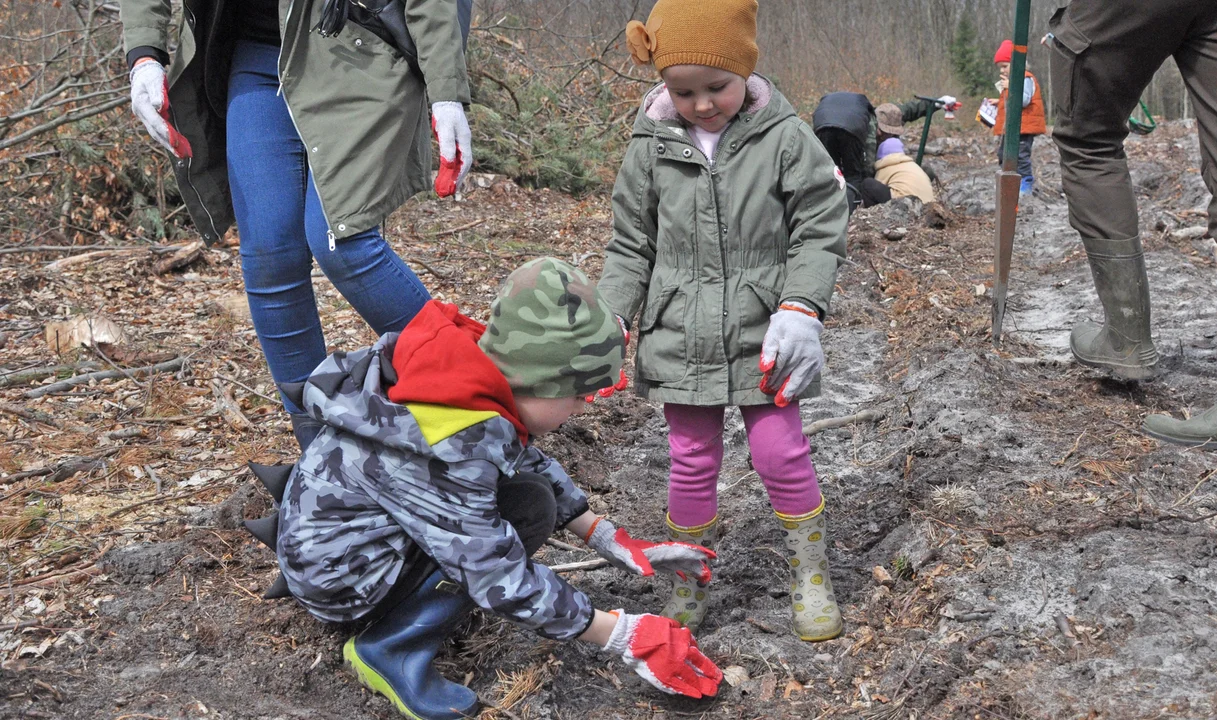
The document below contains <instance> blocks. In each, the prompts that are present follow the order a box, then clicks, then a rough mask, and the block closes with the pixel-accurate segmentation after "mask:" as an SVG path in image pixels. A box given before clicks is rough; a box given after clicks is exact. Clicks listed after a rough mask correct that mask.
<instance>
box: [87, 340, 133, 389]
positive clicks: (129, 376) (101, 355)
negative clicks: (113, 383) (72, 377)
mask: <svg viewBox="0 0 1217 720" xmlns="http://www.w3.org/2000/svg"><path fill="white" fill-rule="evenodd" d="M100 345H101V343H93V345H92V346H91V349H92V350H93V352H94V353H95V354H96V355H97V357H99V358H101V359H102V360H105V361H106V363H107V364H108V365H109V366H110V367H112V368H114V369H115V370H117V371H118V372H120V373H122V374H123V375H124V376H126V378H127V379H128V380H130V381H131V382H133V383H135V386H136V387H141V388H142V387H144V384H143V383H142V382H140V381H139V380H136V379H135V376H134V375H132V374H131V371H130V370H127V369H126V368H122V367H119V366H118V364H117V363H115V362H114V361H113V360H111V359H110V357H109V356H108V355H106V354H105V353H104V352H102V349H101V347H100Z"/></svg>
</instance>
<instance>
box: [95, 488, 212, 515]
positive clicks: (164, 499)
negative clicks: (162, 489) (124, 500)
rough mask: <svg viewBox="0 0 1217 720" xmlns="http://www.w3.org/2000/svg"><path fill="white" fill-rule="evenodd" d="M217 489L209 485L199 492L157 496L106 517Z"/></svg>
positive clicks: (192, 491) (127, 506) (122, 508)
mask: <svg viewBox="0 0 1217 720" xmlns="http://www.w3.org/2000/svg"><path fill="white" fill-rule="evenodd" d="M215 489H216V486H214V485H208V486H207V487H202V488H199V489H198V490H191V491H190V492H184V493H177V494H176V495H157V496H156V497H151V498H148V499H147V500H140V501H139V502H137V503H131V504H130V505H126V506H124V507H120V508H119V509H117V510H115V511H113V512H111V513H110V514H109V515H106V517H107V518H116V517H118V516H119V515H122V514H124V513H128V512H130V511H132V510H134V509H136V508H141V507H143V506H145V505H151V504H152V503H155V502H170V501H173V500H185V499H186V498H189V497H194V496H195V495H199V494H202V493H205V492H207V491H208V490H215Z"/></svg>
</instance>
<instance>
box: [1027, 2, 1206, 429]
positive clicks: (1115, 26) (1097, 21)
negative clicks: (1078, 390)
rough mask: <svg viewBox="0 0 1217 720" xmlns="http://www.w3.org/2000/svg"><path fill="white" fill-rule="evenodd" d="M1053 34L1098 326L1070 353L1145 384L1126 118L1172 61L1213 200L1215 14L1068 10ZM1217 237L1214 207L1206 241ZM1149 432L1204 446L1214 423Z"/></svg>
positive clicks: (1157, 8)
mask: <svg viewBox="0 0 1217 720" xmlns="http://www.w3.org/2000/svg"><path fill="white" fill-rule="evenodd" d="M1049 25H1050V27H1051V31H1052V33H1051V35H1050V36H1049V38H1050V39H1051V43H1050V45H1051V47H1052V77H1053V83H1054V87H1053V90H1054V92H1053V109H1054V111H1055V114H1056V126H1055V128H1054V130H1053V133H1052V138H1053V140H1054V141H1055V142H1056V145H1057V147H1058V148H1059V149H1060V152H1061V182H1062V184H1063V186H1064V189H1065V195H1066V197H1067V198H1068V200H1069V222H1070V224H1071V225H1073V227H1074V229H1075V230H1077V231H1078V232H1079V233H1081V235H1082V244H1083V246H1084V247H1085V248H1086V255H1087V257H1088V258H1089V260H1090V270H1091V273H1092V274H1093V275H1094V281H1095V290H1096V291H1097V292H1098V295H1099V300H1100V301H1101V302H1102V303H1103V310H1104V312H1105V314H1106V319H1105V321H1104V323H1103V324H1102V325H1099V324H1097V323H1091V322H1083V323H1079V324H1078V325H1077V326H1075V327H1074V329H1073V334H1072V335H1071V336H1070V338H1069V345H1070V347H1071V348H1072V350H1073V356H1074V357H1075V358H1077V360H1078V362H1080V363H1082V364H1084V365H1089V366H1091V367H1097V368H1102V369H1104V370H1107V371H1109V372H1111V373H1112V374H1113V375H1114V376H1116V377H1118V378H1122V379H1126V380H1141V379H1145V378H1149V377H1152V376H1153V374H1154V372H1155V366H1156V365H1157V362H1158V351H1157V349H1156V348H1155V347H1154V343H1153V339H1152V338H1151V337H1150V311H1149V281H1148V278H1147V277H1146V273H1145V255H1144V253H1143V252H1142V249H1141V239H1140V237H1139V235H1138V230H1137V203H1136V198H1135V197H1134V195H1133V189H1132V180H1131V178H1130V177H1129V174H1128V161H1127V157H1126V156H1125V154H1124V138H1125V137H1127V136H1128V125H1127V122H1128V117H1129V115H1130V114H1131V113H1132V111H1133V109H1134V107H1135V106H1136V104H1137V101H1138V99H1139V98H1140V97H1141V93H1142V92H1143V91H1144V90H1145V87H1146V86H1147V85H1148V84H1149V82H1150V80H1151V79H1153V76H1154V73H1155V72H1157V70H1158V68H1159V67H1160V66H1161V65H1162V63H1163V62H1164V61H1165V60H1166V58H1167V57H1174V58H1175V62H1176V63H1177V64H1178V66H1179V70H1180V72H1181V73H1182V74H1183V81H1184V83H1185V84H1186V85H1187V89H1188V92H1189V94H1190V95H1191V99H1192V103H1193V105H1194V106H1195V109H1196V121H1197V122H1196V124H1197V128H1198V129H1199V133H1200V156H1201V164H1200V169H1201V174H1202V176H1203V178H1204V183H1205V185H1206V186H1208V189H1209V191H1210V192H1213V193H1217V3H1215V2H1212V0H1157V1H1156V2H1142V0H1074V2H1072V3H1070V4H1069V5H1068V6H1067V7H1062V8H1061V9H1059V10H1057V12H1056V14H1055V15H1053V16H1052V20H1051V21H1050V22H1049ZM1214 231H1217V199H1215V200H1213V201H1211V202H1210V204H1209V234H1210V235H1213V234H1214ZM1146 431H1147V432H1149V433H1150V434H1151V435H1154V436H1155V437H1158V438H1161V439H1163V440H1168V441H1170V442H1180V443H1183V444H1190V445H1204V444H1206V443H1209V441H1210V440H1211V439H1212V438H1213V437H1214V436H1217V412H1214V411H1212V410H1210V411H1209V412H1206V413H1203V414H1201V415H1198V416H1196V417H1195V418H1193V419H1192V420H1188V421H1177V420H1172V419H1171V418H1168V417H1164V416H1150V417H1149V418H1148V419H1147V420H1146Z"/></svg>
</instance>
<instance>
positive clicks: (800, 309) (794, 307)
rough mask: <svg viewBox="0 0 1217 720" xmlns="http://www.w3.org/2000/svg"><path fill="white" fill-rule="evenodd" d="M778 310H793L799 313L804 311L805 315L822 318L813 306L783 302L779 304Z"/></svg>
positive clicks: (817, 318)
mask: <svg viewBox="0 0 1217 720" xmlns="http://www.w3.org/2000/svg"><path fill="white" fill-rule="evenodd" d="M778 310H793V311H795V312H798V313H803V314H804V315H809V316H811V317H813V318H815V319H816V320H819V319H820V313H818V312H816V311H815V310H812V309H811V308H808V307H803V306H802V305H798V304H795V303H782V304H781V305H778Z"/></svg>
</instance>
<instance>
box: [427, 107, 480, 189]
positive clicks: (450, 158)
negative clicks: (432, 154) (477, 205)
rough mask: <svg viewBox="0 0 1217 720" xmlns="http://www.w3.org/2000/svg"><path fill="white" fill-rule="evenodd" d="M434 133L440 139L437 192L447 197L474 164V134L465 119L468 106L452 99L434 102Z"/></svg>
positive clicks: (432, 111) (436, 181)
mask: <svg viewBox="0 0 1217 720" xmlns="http://www.w3.org/2000/svg"><path fill="white" fill-rule="evenodd" d="M431 132H433V133H435V139H436V140H437V141H439V174H437V175H436V176H435V194H436V195H439V196H440V197H448V196H449V195H453V194H455V193H456V190H457V188H459V187H460V186H461V181H463V180H464V179H465V175H467V174H469V168H470V167H472V166H473V133H472V132H471V131H470V130H469V120H467V119H466V118H465V107H464V106H463V105H461V104H460V103H459V102H451V101H444V102H437V103H432V104H431Z"/></svg>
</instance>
